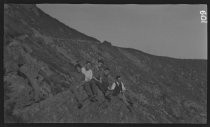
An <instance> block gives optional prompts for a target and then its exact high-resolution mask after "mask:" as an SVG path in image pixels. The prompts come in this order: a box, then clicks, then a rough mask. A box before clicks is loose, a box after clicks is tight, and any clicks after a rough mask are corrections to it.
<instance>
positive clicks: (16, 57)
mask: <svg viewBox="0 0 210 127" xmlns="http://www.w3.org/2000/svg"><path fill="white" fill-rule="evenodd" d="M99 58H100V59H103V60H104V61H105V64H106V66H108V67H109V68H110V69H111V71H112V72H111V74H112V76H115V75H116V74H120V75H121V76H122V78H123V80H124V82H125V87H126V88H127V89H128V91H127V93H126V96H127V97H129V98H130V100H132V102H133V103H134V106H133V108H132V110H133V112H129V110H128V109H127V108H126V106H125V104H123V103H122V101H120V100H119V99H117V98H113V99H112V101H111V102H110V103H108V102H104V99H103V97H102V96H101V93H100V91H98V92H99V98H100V99H99V100H100V101H99V102H95V103H94V102H89V101H85V105H84V106H83V108H81V109H78V108H77V99H76V98H75V96H76V97H79V98H80V99H85V98H86V94H85V92H84V91H83V90H82V89H75V86H76V85H78V84H79V82H80V80H79V79H78V75H79V74H78V73H76V72H75V69H74V64H75V63H76V62H78V61H79V62H80V63H84V62H85V61H86V60H90V61H91V62H92V63H93V67H94V66H95V64H96V61H97V59H99ZM34 88H37V89H40V96H39V98H40V100H39V101H38V102H35V100H33V98H34V95H35V93H34ZM4 120H5V122H7V123H11V122H117V123H124V122H135V123H206V121H207V61H206V60H187V59H186V60H185V59H173V58H168V57H161V56H154V55H150V54H147V53H144V52H141V51H138V50H134V49H129V48H120V47H116V46H112V45H111V43H110V42H106V41H105V42H103V43H101V42H99V41H98V40H97V39H95V38H92V37H89V36H87V35H85V34H82V33H80V32H78V31H76V30H74V29H72V28H69V27H67V26H66V25H64V24H62V23H61V22H59V21H57V20H56V19H54V18H52V17H50V16H49V15H47V14H45V13H44V12H42V11H41V10H40V9H39V8H37V7H36V6H35V5H24V4H23V5H22V4H5V5H4Z"/></svg>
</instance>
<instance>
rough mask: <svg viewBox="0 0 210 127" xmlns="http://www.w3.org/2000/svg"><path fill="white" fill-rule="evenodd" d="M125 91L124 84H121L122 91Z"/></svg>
mask: <svg viewBox="0 0 210 127" xmlns="http://www.w3.org/2000/svg"><path fill="white" fill-rule="evenodd" d="M125 90H126V88H125V86H124V84H123V82H122V91H125Z"/></svg>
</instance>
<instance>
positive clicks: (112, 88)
mask: <svg viewBox="0 0 210 127" xmlns="http://www.w3.org/2000/svg"><path fill="white" fill-rule="evenodd" d="M115 86H116V84H115V82H114V83H113V84H112V86H111V88H110V89H109V90H114V88H115Z"/></svg>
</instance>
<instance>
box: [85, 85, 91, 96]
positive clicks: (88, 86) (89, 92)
mask: <svg viewBox="0 0 210 127" xmlns="http://www.w3.org/2000/svg"><path fill="white" fill-rule="evenodd" d="M84 90H85V92H86V93H87V95H88V97H92V91H91V88H90V84H89V82H86V83H85V84H84Z"/></svg>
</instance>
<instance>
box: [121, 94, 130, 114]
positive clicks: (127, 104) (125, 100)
mask: <svg viewBox="0 0 210 127" xmlns="http://www.w3.org/2000/svg"><path fill="white" fill-rule="evenodd" d="M118 96H119V97H120V99H121V100H122V101H123V102H124V103H125V104H126V107H127V108H128V110H129V112H133V111H132V108H131V105H130V104H129V103H128V101H127V99H126V97H125V95H124V94H123V93H120V94H119V95H118Z"/></svg>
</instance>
